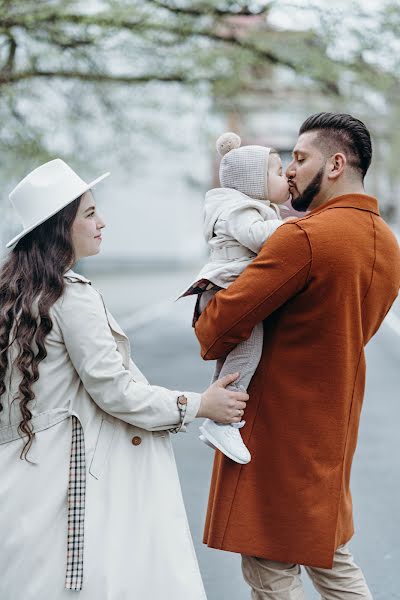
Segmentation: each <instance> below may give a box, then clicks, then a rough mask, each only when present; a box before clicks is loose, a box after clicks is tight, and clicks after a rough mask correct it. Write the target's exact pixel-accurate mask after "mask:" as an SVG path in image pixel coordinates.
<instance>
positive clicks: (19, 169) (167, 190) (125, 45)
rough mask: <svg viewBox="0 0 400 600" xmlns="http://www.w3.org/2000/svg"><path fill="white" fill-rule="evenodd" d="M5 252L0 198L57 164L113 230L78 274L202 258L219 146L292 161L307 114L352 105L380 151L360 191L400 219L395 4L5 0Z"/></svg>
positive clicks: (1, 132)
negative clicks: (268, 152) (255, 147)
mask: <svg viewBox="0 0 400 600" xmlns="http://www.w3.org/2000/svg"><path fill="white" fill-rule="evenodd" d="M0 23H1V28H0V62H1V66H0V116H1V128H0V157H1V160H0V176H1V180H2V184H3V185H2V194H1V199H0V210H1V223H0V242H1V248H2V250H1V251H2V252H4V243H5V241H7V240H8V239H9V238H10V237H11V236H12V235H14V234H15V233H16V232H18V231H19V228H20V227H19V225H18V223H17V221H16V219H15V216H14V214H13V213H12V211H11V210H10V208H9V205H8V199H7V195H8V193H9V192H10V191H11V189H12V188H13V186H14V185H15V183H16V182H17V181H18V180H19V179H20V178H21V177H23V176H24V175H25V174H26V173H27V172H29V171H30V170H31V169H33V168H35V167H36V166H38V165H39V164H40V163H42V162H44V161H45V160H48V159H51V158H54V157H56V156H60V157H61V158H63V159H65V160H66V161H67V162H69V163H70V164H71V166H72V167H73V168H75V169H76V170H77V171H78V172H79V174H80V175H81V176H82V177H83V178H85V179H87V180H90V178H92V179H93V178H94V177H96V176H97V175H98V174H100V173H101V172H103V171H108V170H110V171H111V173H112V176H111V177H110V178H109V179H107V180H106V181H105V182H104V184H103V183H102V184H101V185H100V186H99V187H98V189H97V190H95V195H96V198H97V200H98V202H99V204H100V210H101V211H102V213H103V214H104V217H105V219H106V222H107V230H106V232H105V235H104V241H103V249H102V254H101V256H100V257H96V259H94V260H93V259H90V260H89V261H88V264H87V265H82V268H85V269H89V270H92V269H95V270H107V269H115V268H116V267H119V268H120V269H121V270H124V269H132V268H143V267H145V268H147V267H151V266H152V267H153V268H160V266H163V265H172V266H174V265H175V266H177V265H182V264H190V265H192V264H197V263H200V262H201V261H202V260H203V257H204V255H205V252H206V248H205V245H204V242H203V238H202V231H201V206H202V200H203V197H204V192H205V191H206V190H207V189H208V188H209V187H212V186H215V185H218V181H217V179H216V174H217V166H218V165H217V158H216V155H215V140H216V138H217V137H218V136H219V135H220V134H221V133H222V132H224V131H226V130H233V131H236V132H237V133H239V134H240V135H241V136H242V138H243V142H244V143H262V144H267V145H272V146H274V147H275V148H277V149H278V150H279V151H280V152H282V155H283V158H284V162H287V160H288V159H289V157H290V152H291V149H292V147H293V145H294V143H295V141H296V138H297V131H298V128H299V126H300V124H301V122H302V121H303V120H304V118H305V117H307V116H308V115H309V114H311V113H313V112H318V111H345V112H351V113H352V114H354V115H355V116H357V117H359V118H361V119H363V120H364V121H365V122H366V124H367V126H368V127H369V128H370V130H371V133H372V135H373V141H374V159H373V166H372V168H371V171H370V173H369V174H368V179H367V184H366V187H367V190H368V192H369V193H371V194H375V195H377V196H378V198H379V200H380V205H381V209H382V213H383V215H384V217H385V218H386V219H387V220H388V221H389V222H390V223H391V224H392V225H393V226H394V227H396V225H398V224H399V221H400V212H399V210H398V196H399V191H400V175H399V173H400V171H399V169H398V166H397V165H398V158H397V155H398V152H399V150H400V130H399V125H398V122H399V116H400V109H399V107H398V101H397V98H398V92H399V77H398V73H399V72H400V71H399V58H398V57H399V56H400V52H399V51H398V50H399V30H400V24H399V23H400V18H399V10H398V5H397V2H393V1H389V0H384V1H379V2H378V1H376V2H374V1H372V0H369V1H368V2H362V3H360V4H357V3H355V2H353V3H348V2H342V1H339V2H337V3H335V6H331V3H329V2H327V1H326V2H325V0H320V1H319V2H314V3H312V2H305V1H298V2H295V3H290V2H279V1H278V2H262V1H254V2H246V1H242V0H238V1H230V0H199V1H194V2H192V1H191V2H189V1H187V0H129V1H126V0H121V1H115V0H109V1H108V0H104V1H100V0H99V1H97V0H96V1H91V2H87V1H85V2H83V1H80V2H78V1H72V0H68V1H63V2H61V1H58V0H48V1H37V0H19V1H18V2H12V1H7V0H3V1H2V2H0Z"/></svg>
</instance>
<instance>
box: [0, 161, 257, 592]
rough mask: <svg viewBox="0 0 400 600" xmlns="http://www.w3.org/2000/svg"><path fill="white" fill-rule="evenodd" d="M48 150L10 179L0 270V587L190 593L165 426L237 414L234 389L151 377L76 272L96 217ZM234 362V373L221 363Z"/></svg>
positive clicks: (193, 583)
mask: <svg viewBox="0 0 400 600" xmlns="http://www.w3.org/2000/svg"><path fill="white" fill-rule="evenodd" d="M105 176H106V175H103V176H102V177H100V178H98V179H97V180H96V181H94V182H92V183H90V184H87V183H85V182H84V181H83V180H82V179H80V178H79V177H78V175H76V173H75V172H74V171H73V170H72V169H71V168H70V167H68V165H66V164H65V163H64V162H63V161H61V160H59V159H56V160H53V161H50V162H48V163H46V164H44V165H42V166H41V167H38V168H37V169H35V170H34V171H33V172H32V173H30V174H29V175H28V176H27V177H25V179H23V180H22V181H21V182H20V183H19V184H18V186H17V187H16V188H15V190H14V191H13V192H12V193H11V195H10V199H11V201H12V203H13V205H14V207H15V208H16V210H17V212H18V214H19V216H20V218H21V220H22V223H23V227H24V229H23V231H22V232H21V233H20V234H19V235H18V236H16V237H15V238H14V239H13V240H11V241H10V242H9V244H7V246H8V247H11V248H13V249H12V250H11V252H10V254H9V255H8V256H7V257H6V259H5V262H4V264H3V266H2V269H1V271H0V404H1V412H0V482H1V483H0V501H1V511H0V537H1V543H0V548H1V550H0V558H1V577H0V597H1V598H4V600H37V599H38V598H41V599H42V600H62V599H63V598H68V597H70V594H71V591H70V590H76V591H79V598H80V600H89V599H90V600H94V599H96V600H128V599H129V600H133V599H138V600H155V599H158V598H173V599H174V600H199V599H203V598H205V593H204V589H203V585H202V582H201V577H200V574H199V570H198V565H197V561H196V557H195V554H194V549H193V545H192V541H191V537H190V533H189V529H188V523H187V519H186V514H185V510H184V506H183V502H182V497H181V490H180V486H179V481H178V477H177V473H176V467H175V462H174V458H173V453H172V448H171V443H170V439H169V433H168V432H169V431H174V432H178V431H182V430H184V429H185V425H186V424H187V423H190V421H192V420H193V419H194V418H195V417H208V418H210V419H214V420H216V421H219V422H223V423H228V422H239V421H240V420H241V417H242V415H243V410H244V408H245V401H246V400H247V399H248V396H247V394H244V393H233V392H229V391H227V390H225V386H226V385H228V384H229V383H230V382H231V381H233V380H234V379H235V378H236V377H235V375H232V376H229V377H226V378H225V380H223V382H222V383H216V384H214V385H212V386H211V387H210V388H208V390H206V392H204V393H203V394H202V395H200V394H196V393H193V392H184V393H183V392H179V391H170V390H167V389H165V388H162V387H156V386H151V385H149V384H148V382H147V380H146V379H145V377H144V376H143V375H142V373H141V372H140V371H139V369H138V368H137V367H136V366H135V365H134V363H133V362H132V360H131V358H130V348H129V341H128V338H127V337H126V335H125V334H124V332H123V331H122V330H121V329H120V327H119V325H118V324H117V323H116V321H115V320H114V319H113V317H112V315H111V314H110V313H109V312H108V311H107V309H106V308H105V306H104V304H103V300H102V298H101V296H100V294H99V293H98V292H97V291H96V290H95V289H94V288H93V287H92V286H91V285H90V282H89V281H88V280H87V279H86V278H85V277H82V276H81V275H78V274H77V273H75V272H74V271H72V270H71V266H73V264H74V263H75V262H76V261H77V260H79V259H81V258H83V257H85V256H90V255H94V254H97V253H98V252H99V249H100V245H101V230H102V229H103V227H104V226H105V225H104V222H103V220H102V219H101V217H100V216H99V215H98V213H97V210H96V206H95V202H94V199H93V196H92V194H91V192H90V189H91V188H92V187H93V186H94V185H95V183H98V182H99V181H100V180H101V179H103V178H104V177H105ZM236 376H237V374H236Z"/></svg>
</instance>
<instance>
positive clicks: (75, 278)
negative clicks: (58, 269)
mask: <svg viewBox="0 0 400 600" xmlns="http://www.w3.org/2000/svg"><path fill="white" fill-rule="evenodd" d="M64 277H66V278H67V279H69V280H70V281H73V282H76V281H81V282H82V283H89V284H90V285H91V284H92V282H91V281H90V279H86V277H84V276H83V275H80V274H79V273H75V271H73V270H72V269H68V271H66V272H65V273H64Z"/></svg>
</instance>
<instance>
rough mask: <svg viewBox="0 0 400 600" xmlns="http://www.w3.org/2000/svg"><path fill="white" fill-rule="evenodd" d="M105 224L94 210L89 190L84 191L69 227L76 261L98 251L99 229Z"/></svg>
mask: <svg viewBox="0 0 400 600" xmlns="http://www.w3.org/2000/svg"><path fill="white" fill-rule="evenodd" d="M105 226H106V225H105V223H104V221H103V219H102V218H101V217H100V215H99V214H98V213H97V211H96V203H95V201H94V198H93V194H92V193H91V192H90V191H88V192H85V193H84V194H83V196H82V199H81V202H80V204H79V208H78V212H77V214H76V217H75V220H74V222H73V223H72V228H71V235H72V245H73V247H74V254H75V260H76V261H78V260H80V259H81V258H84V257H85V256H94V255H95V254H98V253H99V252H100V245H101V230H102V229H103V227H105Z"/></svg>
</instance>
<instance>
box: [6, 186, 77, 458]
mask: <svg viewBox="0 0 400 600" xmlns="http://www.w3.org/2000/svg"><path fill="white" fill-rule="evenodd" d="M80 201H81V197H79V198H77V199H76V200H74V201H73V202H71V203H70V204H68V205H67V206H66V207H65V208H63V209H62V210H61V211H59V212H58V213H57V214H55V215H54V216H53V217H51V218H50V219H48V220H47V221H45V222H44V223H42V224H41V225H39V226H38V227H36V228H35V229H34V230H33V231H31V232H30V233H28V234H27V235H25V236H24V237H23V238H22V239H21V240H20V241H19V242H18V244H17V245H16V246H15V248H14V249H13V250H12V251H11V252H10V253H9V255H8V256H7V257H6V259H5V261H4V262H3V264H2V266H1V268H0V413H1V411H3V410H4V405H3V402H2V396H3V394H4V393H5V391H6V383H5V377H6V372H7V370H8V368H9V356H8V355H9V350H10V348H11V347H14V348H15V352H16V358H15V359H13V364H12V367H17V369H18V371H19V374H20V379H21V380H20V383H19V385H18V393H17V394H16V396H15V397H14V398H12V402H14V401H19V408H20V411H21V422H20V424H19V427H18V431H19V434H20V435H21V437H22V438H27V440H26V443H25V445H24V447H23V449H22V452H21V459H23V458H25V459H26V460H28V459H27V454H28V452H29V449H30V447H31V445H32V442H33V438H34V435H35V434H34V432H33V428H32V424H31V422H30V421H31V419H32V413H31V410H30V406H31V405H32V401H33V400H34V398H35V394H34V392H33V390H32V385H33V384H34V383H35V382H36V381H37V380H38V379H39V364H40V362H41V361H42V360H43V359H44V358H46V356H47V351H46V347H45V339H46V336H47V335H48V334H49V333H50V331H51V329H52V327H53V323H52V320H51V317H50V314H49V311H50V308H51V307H52V305H53V304H54V303H55V302H56V301H57V300H58V298H60V296H61V295H62V293H63V291H64V273H65V271H67V270H68V268H69V267H70V266H71V265H72V264H73V263H74V262H75V258H74V249H73V244H72V236H71V228H72V224H73V222H74V219H75V217H76V214H77V211H78V208H79V204H80ZM13 354H14V352H13ZM0 416H1V415H0Z"/></svg>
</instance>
